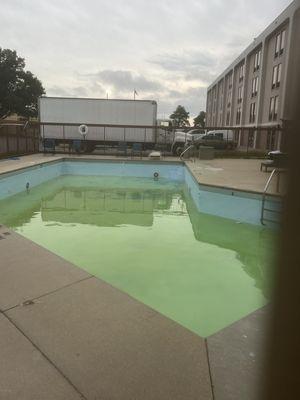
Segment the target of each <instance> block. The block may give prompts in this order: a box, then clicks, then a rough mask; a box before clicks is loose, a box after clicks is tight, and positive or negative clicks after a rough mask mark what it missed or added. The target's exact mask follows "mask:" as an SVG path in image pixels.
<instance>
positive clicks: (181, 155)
mask: <svg viewBox="0 0 300 400" xmlns="http://www.w3.org/2000/svg"><path fill="white" fill-rule="evenodd" d="M193 147H194V145H193V144H191V145H190V146H189V147H187V148H186V149H185V150H183V152H182V153H181V154H180V156H179V158H180V160H182V157H183V156H184V154H185V153H186V152H187V151H188V150H190V149H192V148H193Z"/></svg>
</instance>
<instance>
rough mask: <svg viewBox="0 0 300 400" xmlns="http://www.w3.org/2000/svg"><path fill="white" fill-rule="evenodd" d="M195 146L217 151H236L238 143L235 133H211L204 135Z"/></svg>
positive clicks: (196, 141)
mask: <svg viewBox="0 0 300 400" xmlns="http://www.w3.org/2000/svg"><path fill="white" fill-rule="evenodd" d="M194 143H195V145H196V146H197V147H198V146H211V147H214V148H215V149H222V150H223V149H234V148H235V147H236V146H237V143H236V142H235V140H234V132H233V131H230V130H228V131H226V130H224V131H222V130H220V131H219V130H216V131H210V132H207V134H206V135H202V136H201V137H199V138H197V139H196V140H195V141H194Z"/></svg>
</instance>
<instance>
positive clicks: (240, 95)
mask: <svg viewBox="0 0 300 400" xmlns="http://www.w3.org/2000/svg"><path fill="white" fill-rule="evenodd" d="M242 101H243V86H240V87H239V88H238V95H237V102H238V104H239V103H241V102H242Z"/></svg>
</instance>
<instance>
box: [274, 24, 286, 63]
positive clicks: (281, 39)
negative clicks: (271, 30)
mask: <svg viewBox="0 0 300 400" xmlns="http://www.w3.org/2000/svg"><path fill="white" fill-rule="evenodd" d="M284 46H285V29H284V30H283V31H281V32H279V33H278V34H277V35H276V40H275V57H278V56H279V55H281V54H282V53H283V50H284Z"/></svg>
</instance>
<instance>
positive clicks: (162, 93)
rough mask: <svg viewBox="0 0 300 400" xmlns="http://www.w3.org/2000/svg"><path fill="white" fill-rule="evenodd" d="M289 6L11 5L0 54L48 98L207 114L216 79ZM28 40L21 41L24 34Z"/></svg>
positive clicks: (234, 1)
mask: <svg viewBox="0 0 300 400" xmlns="http://www.w3.org/2000/svg"><path fill="white" fill-rule="evenodd" d="M289 3H290V0H264V1H261V0H252V1H247V0H227V1H226V2H225V1H224V0H210V1H207V0H186V1H185V2H174V0H163V1H161V0H152V1H151V2H149V0H130V1H125V0H114V1H112V2H108V1H107V0H84V1H82V0H64V1H63V2H62V1H61V0H51V1H48V2H46V1H40V0H30V1H24V0H10V1H2V2H1V12H2V14H3V15H5V18H2V20H1V24H0V37H1V46H2V47H4V48H11V49H15V50H17V52H18V53H19V55H20V56H22V57H25V59H26V63H27V65H26V67H27V68H28V69H29V70H31V71H32V72H33V73H34V74H35V75H36V76H38V77H39V79H41V80H42V82H43V84H44V86H45V88H46V90H47V94H48V95H50V94H53V95H54V94H55V95H62V96H89V97H103V96H105V94H106V92H107V91H109V95H110V96H114V97H121V98H131V96H132V90H133V88H136V90H137V91H138V92H139V98H140V99H143V98H153V99H156V100H158V104H159V113H161V114H170V113H171V112H172V111H173V110H174V107H176V105H178V103H179V102H180V103H181V104H182V105H184V106H185V107H186V108H187V109H189V111H190V112H191V114H194V113H198V112H199V109H203V108H204V107H205V97H206V89H205V86H208V85H209V84H210V83H211V82H212V81H213V80H214V78H215V77H216V76H217V75H218V74H219V73H221V72H222V70H223V69H225V68H226V67H227V66H228V65H229V64H230V62H231V61H233V59H234V58H235V57H236V56H237V55H238V54H239V52H240V51H241V50H243V48H244V47H246V46H247V45H248V44H249V43H250V42H251V41H252V40H253V38H254V37H255V36H257V35H258V34H259V33H260V32H261V31H262V30H263V29H264V28H265V27H266V26H267V24H269V23H270V22H271V21H272V20H273V19H274V18H275V17H276V16H277V15H278V14H279V13H280V12H281V11H282V10H283V8H284V7H285V6H287V5H288V4H289ZM24 32H26V34H24Z"/></svg>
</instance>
